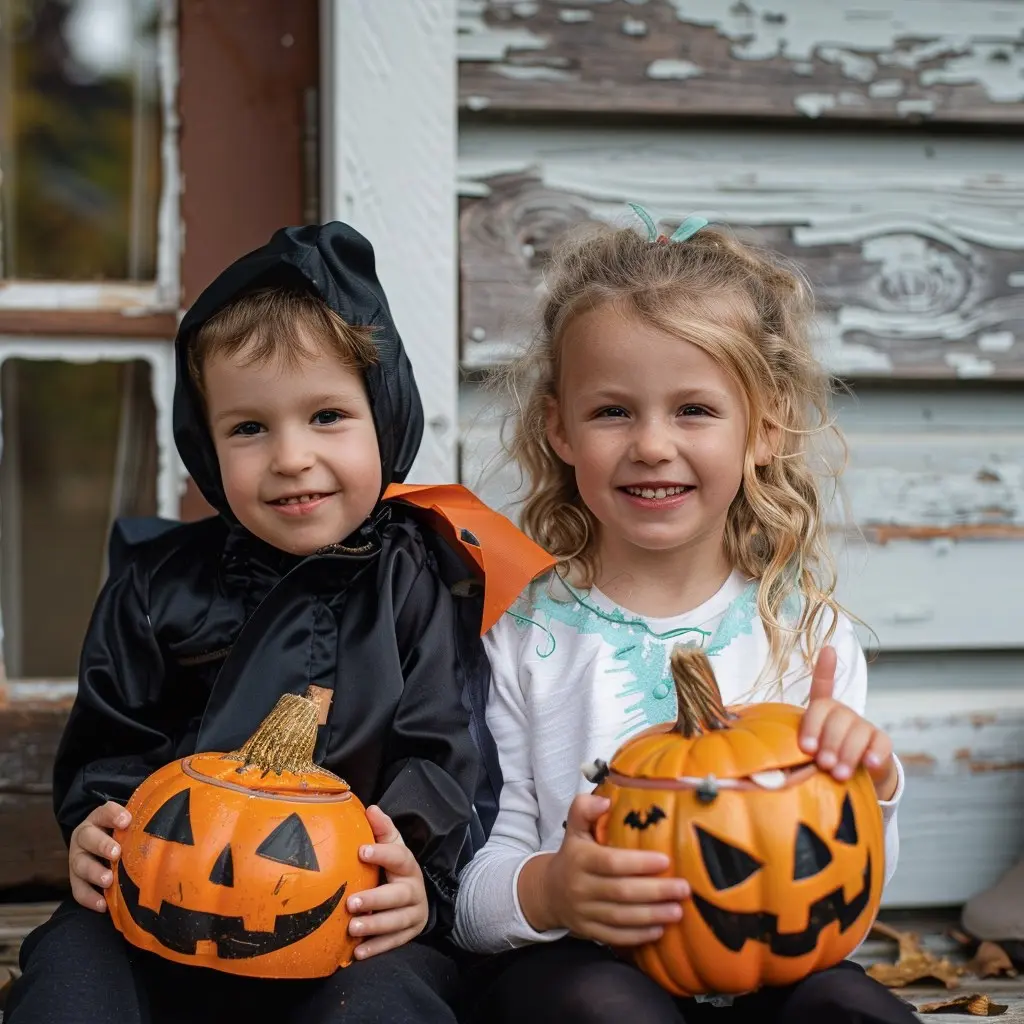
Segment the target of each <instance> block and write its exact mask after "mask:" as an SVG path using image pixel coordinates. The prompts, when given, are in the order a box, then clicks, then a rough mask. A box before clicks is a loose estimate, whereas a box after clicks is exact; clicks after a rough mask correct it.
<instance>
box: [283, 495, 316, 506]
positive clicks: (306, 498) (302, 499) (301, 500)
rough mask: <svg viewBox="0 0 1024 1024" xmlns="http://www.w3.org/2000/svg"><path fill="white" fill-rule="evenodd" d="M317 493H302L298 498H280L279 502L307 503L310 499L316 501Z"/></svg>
mask: <svg viewBox="0 0 1024 1024" xmlns="http://www.w3.org/2000/svg"><path fill="white" fill-rule="evenodd" d="M319 497H320V495H319V494H303V495H302V496H301V497H298V498H282V499H281V501H280V504H282V505H308V504H309V503H310V502H311V501H316V500H317V498H319Z"/></svg>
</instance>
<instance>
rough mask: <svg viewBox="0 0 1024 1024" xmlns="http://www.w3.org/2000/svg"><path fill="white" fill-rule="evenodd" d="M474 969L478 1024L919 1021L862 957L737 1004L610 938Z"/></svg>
mask: <svg viewBox="0 0 1024 1024" xmlns="http://www.w3.org/2000/svg"><path fill="white" fill-rule="evenodd" d="M488 959H489V960H490V962H489V963H488V962H487V961H486V960H485V961H483V962H482V963H480V964H479V966H477V967H476V968H475V969H473V970H472V971H471V974H472V975H475V982H476V986H481V985H482V988H478V989H477V996H476V998H474V999H473V1001H472V1002H473V1007H472V1010H471V1012H470V1017H471V1020H473V1021H474V1022H476V1024H506V1022H507V1024H524V1022H526V1024H624V1022H630V1021H635V1022H636V1024H680V1022H685V1024H916V1021H917V1018H916V1016H915V1014H914V1012H913V1010H912V1009H911V1008H910V1007H909V1006H908V1005H907V1004H906V1003H904V1002H903V1001H902V1000H900V999H898V998H897V997H896V996H894V995H893V994H892V993H891V992H890V991H889V990H888V989H886V988H884V987H883V986H882V985H879V984H878V982H876V981H874V980H873V979H872V978H869V977H868V976H867V975H866V974H865V973H864V971H863V970H862V969H861V968H860V967H859V966H858V965H857V964H855V963H852V962H850V961H846V962H844V963H841V964H839V965H838V966H836V967H832V968H829V969H828V970H825V971H820V972H818V973H817V974H812V975H811V976H810V977H809V978H805V979H804V980H803V981H801V982H799V983H798V984H796V985H792V986H789V987H787V988H765V989H761V990H760V991H758V992H754V993H752V994H750V995H746V996H740V997H738V998H736V999H735V1000H734V1002H733V1004H732V1006H713V1005H711V1004H710V1003H707V1002H697V1001H696V1000H694V999H675V998H673V997H672V996H670V995H669V994H668V993H667V992H666V991H665V990H664V989H662V988H661V987H660V986H659V985H657V984H656V983H655V982H653V981H651V979H650V978H648V977H647V976H646V975H645V974H642V973H641V972H640V971H639V970H638V969H637V968H636V967H634V966H633V965H632V964H629V963H626V962H625V961H624V960H620V959H619V958H618V957H616V956H615V954H614V953H612V952H611V950H609V949H607V948H606V947H604V946H598V945H595V944H594V943H592V942H585V941H583V940H580V939H562V940H560V941H559V942H554V943H550V944H547V943H545V944H541V945H536V946H530V947H527V948H525V949H518V950H514V951H512V952H509V953H502V954H499V955H498V956H496V957H490V958H488Z"/></svg>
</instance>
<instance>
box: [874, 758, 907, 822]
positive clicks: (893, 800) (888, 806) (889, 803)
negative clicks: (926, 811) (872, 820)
mask: <svg viewBox="0 0 1024 1024" xmlns="http://www.w3.org/2000/svg"><path fill="white" fill-rule="evenodd" d="M892 759H893V761H894V762H895V764H896V790H895V791H894V792H893V794H892V796H891V797H890V798H889V799H888V800H879V801H878V806H879V807H881V808H882V820H883V821H888V820H889V819H890V818H892V817H893V815H895V813H896V808H897V807H899V805H900V800H901V799H903V787H904V777H903V765H901V764H900V759H899V758H898V757H897V756H896V755H895V754H893V755H892Z"/></svg>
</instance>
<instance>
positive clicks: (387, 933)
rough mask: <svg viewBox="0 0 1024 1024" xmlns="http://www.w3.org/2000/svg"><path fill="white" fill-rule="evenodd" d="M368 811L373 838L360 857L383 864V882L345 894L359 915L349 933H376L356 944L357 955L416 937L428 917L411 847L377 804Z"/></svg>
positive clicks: (380, 950)
mask: <svg viewBox="0 0 1024 1024" xmlns="http://www.w3.org/2000/svg"><path fill="white" fill-rule="evenodd" d="M366 817H367V819H368V820H369V822H370V828H371V829H373V838H374V839H376V840H377V842H376V843H375V844H374V845H373V846H364V847H362V848H361V849H360V850H359V859H360V860H361V861H364V862H365V863H366V864H376V865H378V866H379V867H381V868H383V869H384V875H385V877H386V878H387V882H386V883H385V884H384V885H379V886H377V888H376V889H368V890H367V891H366V892H360V893H356V895H355V896H350V897H349V899H348V902H347V906H348V910H349V913H350V914H359V915H360V916H359V917H356V918H353V920H351V921H350V922H349V926H348V930H349V934H350V935H353V936H355V937H356V938H360V939H361V938H363V937H364V936H367V935H373V936H376V937H375V938H372V939H370V941H369V942H362V943H360V944H359V945H358V946H356V949H355V957H356V959H357V960H365V959H366V958H367V957H370V956H376V955H377V954H378V953H383V952H384V951H385V950H388V949H395V948H397V947H398V946H402V945H404V944H405V943H406V942H409V941H410V940H412V939H415V938H416V936H417V935H419V933H420V932H421V931H423V929H424V928H425V927H426V924H427V917H428V908H427V890H426V888H425V887H424V885H423V872H422V871H421V870H420V866H419V864H417V863H416V858H415V857H414V856H413V855H412V851H411V850H410V849H409V848H408V847H407V846H406V845H405V843H404V842H403V841H402V836H401V834H400V833H399V831H398V829H397V828H395V824H394V822H393V821H392V820H391V819H390V818H389V817H388V816H387V815H386V814H385V813H384V812H383V811H382V810H381V809H380V808H379V807H375V806H371V807H367V808H366Z"/></svg>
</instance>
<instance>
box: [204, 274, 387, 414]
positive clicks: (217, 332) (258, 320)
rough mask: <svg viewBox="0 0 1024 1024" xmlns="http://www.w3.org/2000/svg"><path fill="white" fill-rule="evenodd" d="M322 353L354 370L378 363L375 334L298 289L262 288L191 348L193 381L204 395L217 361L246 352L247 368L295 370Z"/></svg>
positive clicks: (227, 311) (221, 315)
mask: <svg viewBox="0 0 1024 1024" xmlns="http://www.w3.org/2000/svg"><path fill="white" fill-rule="evenodd" d="M315 348H321V349H322V350H323V351H326V352H329V353H330V354H331V355H334V356H337V358H338V359H340V360H341V362H342V363H343V364H344V365H345V366H348V367H350V368H351V369H353V370H359V371H363V370H365V369H366V368H367V367H369V366H370V365H372V364H373V363H375V362H376V361H377V350H376V347H375V346H374V343H373V329H372V328H370V327H355V326H353V325H352V324H347V323H345V321H344V320H342V318H341V317H340V316H338V314H337V313H335V312H334V310H333V309H331V308H330V306H328V305H327V303H326V302H324V301H323V299H321V298H320V297H319V296H317V295H314V294H312V293H311V292H309V291H305V290H303V289H300V288H282V287H270V288H260V289H258V290H256V291H252V292H249V293H248V294H247V295H243V296H241V298H239V299H236V300H235V301H234V302H231V303H229V304H228V305H226V306H225V307H224V308H223V309H220V310H218V311H217V312H216V313H215V314H214V315H213V316H212V317H210V319H209V320H207V321H206V323H204V324H203V325H202V327H200V328H199V330H198V331H196V333H195V336H194V337H193V338H192V341H191V343H190V344H189V347H188V369H189V376H191V378H192V380H193V381H194V382H195V385H196V387H197V388H198V389H199V392H200V394H203V393H204V388H203V367H204V366H206V364H207V363H208V362H209V361H210V359H212V358H213V357H214V356H233V355H237V354H238V353H240V352H245V354H246V355H245V363H246V364H254V365H261V364H263V363H266V362H268V361H269V360H271V359H275V358H276V359H281V360H282V361H283V362H284V364H285V365H286V366H291V367H294V366H296V365H298V364H299V363H300V362H301V361H302V360H303V359H306V358H308V357H309V356H310V355H311V354H312V351H313V350H315Z"/></svg>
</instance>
